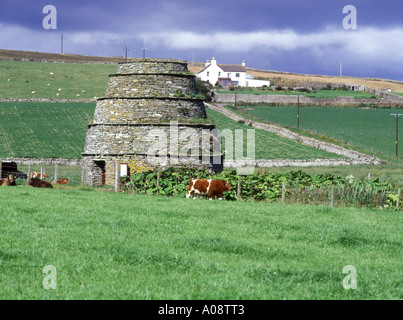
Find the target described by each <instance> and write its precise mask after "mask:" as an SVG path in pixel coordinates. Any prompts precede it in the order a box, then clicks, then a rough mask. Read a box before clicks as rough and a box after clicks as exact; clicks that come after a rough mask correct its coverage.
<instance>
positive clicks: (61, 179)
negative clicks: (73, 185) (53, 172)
mask: <svg viewBox="0 0 403 320" xmlns="http://www.w3.org/2000/svg"><path fill="white" fill-rule="evenodd" d="M56 183H57V184H69V179H67V178H60V179H57V181H56Z"/></svg>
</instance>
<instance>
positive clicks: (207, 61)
mask: <svg viewBox="0 0 403 320" xmlns="http://www.w3.org/2000/svg"><path fill="white" fill-rule="evenodd" d="M209 64H210V60H208V59H207V60H206V63H205V64H204V66H205V67H207V66H208V65H209Z"/></svg>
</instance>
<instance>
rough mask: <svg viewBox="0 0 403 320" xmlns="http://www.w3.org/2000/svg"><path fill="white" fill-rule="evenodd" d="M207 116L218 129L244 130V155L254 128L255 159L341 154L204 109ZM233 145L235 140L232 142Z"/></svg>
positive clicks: (324, 157) (321, 156) (334, 156)
mask: <svg viewBox="0 0 403 320" xmlns="http://www.w3.org/2000/svg"><path fill="white" fill-rule="evenodd" d="M206 112H207V116H208V117H209V118H210V119H212V120H213V121H214V122H215V123H216V125H217V128H218V129H219V130H224V129H230V130H232V132H234V136H235V130H236V129H243V130H244V146H245V150H244V154H245V155H246V153H247V152H246V145H247V142H246V138H247V131H246V130H248V129H249V130H250V129H253V130H255V139H256V144H255V152H256V159H293V160H296V159H315V158H321V159H332V158H342V157H341V156H338V155H335V154H332V153H329V152H326V151H323V150H320V149H316V148H313V147H309V146H306V145H303V144H300V143H297V142H294V141H292V140H289V139H286V138H283V137H280V136H277V135H275V134H273V133H270V132H266V131H264V130H259V129H255V128H253V127H249V126H247V125H245V124H241V123H237V122H236V121H233V120H231V119H229V118H227V117H226V116H224V115H222V114H221V113H219V112H216V111H214V110H211V109H208V108H207V109H206ZM234 139H235V137H234ZM234 141H235V140H234ZM234 145H235V142H234Z"/></svg>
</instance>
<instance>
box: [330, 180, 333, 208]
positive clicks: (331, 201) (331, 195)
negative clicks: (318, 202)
mask: <svg viewBox="0 0 403 320" xmlns="http://www.w3.org/2000/svg"><path fill="white" fill-rule="evenodd" d="M330 206H331V207H332V208H333V207H334V185H333V184H332V189H331V191H330Z"/></svg>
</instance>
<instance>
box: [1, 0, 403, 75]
mask: <svg viewBox="0 0 403 320" xmlns="http://www.w3.org/2000/svg"><path fill="white" fill-rule="evenodd" d="M46 5H53V6H54V7H55V8H56V10H57V11H56V15H55V16H56V18H57V20H53V21H52V20H49V19H48V18H49V17H50V16H48V15H47V13H43V9H44V7H45V6H46ZM347 5H350V6H354V7H355V8H356V17H357V19H356V28H353V29H351V28H350V29H349V28H346V27H354V25H353V23H354V14H353V12H352V11H346V12H345V13H343V8H344V7H345V6H347ZM44 20H45V22H47V23H50V24H52V23H53V24H55V25H56V29H44V26H43V22H44ZM61 35H63V37H64V52H65V53H75V54H86V55H99V56H124V47H125V46H128V48H129V52H128V55H129V56H130V57H142V54H143V51H142V48H143V47H146V48H147V50H146V56H147V57H158V58H175V59H184V60H189V61H192V60H194V61H200V62H204V61H206V59H211V57H213V56H214V57H215V58H216V59H217V60H218V63H226V64H240V63H241V62H242V60H245V62H246V65H247V66H249V67H253V68H259V69H264V70H279V71H288V72H297V73H310V74H328V75H339V72H340V62H342V66H343V75H345V76H362V77H377V78H388V79H394V80H400V81H403V1H402V0H328V1H325V0H264V1H260V0H248V1H236V0H231V1H228V0H224V1H217V0H214V1H211V0H204V1H190V0H174V1H166V0H165V1H162V0H157V1H151V0H149V1H138V0H113V1H109V0H108V1H107V0H68V1H67V0H45V1H43V0H1V2H0V48H1V49H14V50H30V51H43V52H55V53H58V52H60V38H61Z"/></svg>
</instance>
